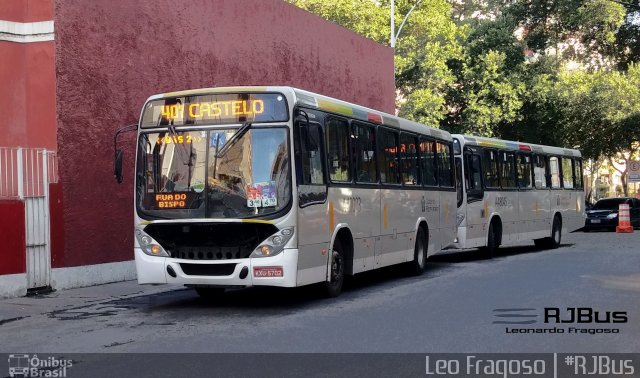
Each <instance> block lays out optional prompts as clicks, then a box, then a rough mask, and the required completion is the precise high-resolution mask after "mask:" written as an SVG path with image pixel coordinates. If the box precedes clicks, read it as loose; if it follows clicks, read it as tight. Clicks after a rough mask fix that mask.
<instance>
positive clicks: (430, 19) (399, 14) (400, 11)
mask: <svg viewBox="0 0 640 378" xmlns="http://www.w3.org/2000/svg"><path fill="white" fill-rule="evenodd" d="M288 1H290V2H291V3H293V4H295V5H296V6H298V7H301V8H303V9H306V10H308V11H310V12H312V13H314V14H317V15H318V16H320V17H323V18H325V19H327V20H330V21H333V22H335V23H337V24H339V25H342V26H344V27H346V28H349V29H351V30H353V31H355V32H357V33H359V34H361V35H363V36H365V37H367V38H371V39H373V40H375V41H377V42H379V43H383V44H387V43H388V42H389V38H390V34H391V26H390V13H391V6H390V1H389V0H382V1H372V0H288ZM413 5H415V1H412V0H396V2H395V19H396V26H397V27H399V26H400V23H401V21H402V20H403V19H404V16H405V15H406V14H407V13H408V12H409V10H410V9H411V8H412V7H413ZM451 12H452V8H451V5H450V4H449V3H448V2H447V1H446V0H430V1H424V2H422V3H420V5H419V6H417V7H416V8H415V9H414V10H413V12H412V13H411V15H410V16H409V17H408V19H407V22H406V24H405V25H404V27H403V28H402V32H401V33H400V35H399V37H398V39H397V41H396V50H395V79H396V87H397V89H398V92H399V96H398V98H397V101H396V104H397V110H398V112H399V114H400V115H401V116H402V117H406V118H408V119H412V120H415V121H418V122H422V123H425V124H428V125H430V126H434V127H437V126H438V124H439V122H440V121H441V120H442V119H444V117H445V116H446V114H447V112H448V109H447V108H446V106H445V105H446V103H445V96H444V95H445V93H446V91H447V90H448V88H449V87H450V86H452V85H454V84H455V75H453V73H452V72H451V70H450V69H449V66H448V65H447V62H448V61H449V60H452V59H456V58H460V57H461V56H462V54H463V50H462V46H461V41H462V39H463V38H464V34H465V30H466V28H465V27H459V26H458V25H456V23H455V22H454V20H453V18H452V17H451Z"/></svg>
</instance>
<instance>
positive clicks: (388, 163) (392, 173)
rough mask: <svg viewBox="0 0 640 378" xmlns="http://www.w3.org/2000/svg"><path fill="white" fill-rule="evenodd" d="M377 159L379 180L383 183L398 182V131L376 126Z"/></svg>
mask: <svg viewBox="0 0 640 378" xmlns="http://www.w3.org/2000/svg"><path fill="white" fill-rule="evenodd" d="M378 161H379V163H380V181H381V182H382V183H383V184H400V169H399V168H400V167H399V166H398V133H396V132H393V131H391V130H388V129H384V128H382V127H378Z"/></svg>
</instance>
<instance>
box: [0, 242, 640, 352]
mask: <svg viewBox="0 0 640 378" xmlns="http://www.w3.org/2000/svg"><path fill="white" fill-rule="evenodd" d="M639 242H640V233H639V232H637V231H636V232H635V233H633V234H615V233H609V232H596V233H581V232H580V233H573V234H569V235H564V239H563V245H562V246H561V248H559V249H556V250H538V249H536V248H534V247H533V246H532V245H531V246H529V245H526V246H520V247H512V248H502V249H501V251H500V252H499V253H498V256H497V257H496V258H494V259H492V260H484V259H481V258H480V257H479V255H478V254H477V253H475V252H473V251H463V252H451V253H447V254H444V255H439V256H436V257H434V258H432V259H431V262H430V265H429V268H428V271H427V272H426V273H425V274H424V275H423V276H420V277H410V276H407V275H405V274H404V273H403V270H402V269H399V268H395V267H394V268H388V269H384V270H381V271H378V272H369V273H366V274H363V275H359V276H356V278H355V280H354V281H353V282H351V283H350V284H349V285H348V287H347V288H346V291H345V292H344V293H343V294H342V295H341V296H340V297H338V298H335V299H323V298H321V297H320V296H319V295H318V293H317V291H316V290H314V288H313V287H311V288H298V289H264V288H252V289H245V290H236V291H232V292H229V293H227V295H226V297H225V298H224V299H223V300H222V301H221V302H218V303H207V302H204V301H202V300H201V299H200V298H199V297H198V296H197V295H196V294H195V292H193V291H192V290H188V289H177V290H172V291H165V292H157V293H153V294H147V293H143V294H138V295H128V296H118V295H111V296H109V297H107V298H102V299H96V297H92V295H91V294H90V293H91V292H92V291H91V290H94V291H95V292H96V293H97V292H99V291H100V290H101V289H99V288H95V289H84V292H83V293H85V294H84V295H85V296H84V297H74V299H73V301H70V302H69V303H66V304H59V305H57V306H55V308H53V307H51V308H46V306H45V307H44V308H43V311H40V312H38V311H35V312H37V313H33V312H34V311H32V313H30V314H29V315H28V316H24V317H19V316H17V317H15V318H11V319H9V320H0V351H1V352H4V353H15V352H18V351H21V352H25V353H27V352H29V353H33V352H38V353H45V352H49V353H75V352H164V353H175V352H243V353H246V352H253V353H266V352H269V353H272V352H295V353H301V352H338V353H343V352H357V353H362V352H394V353H406V352H409V353H437V352H439V353H443V352H560V353H567V352H603V353H614V352H640V315H639V313H640V248H638V244H639ZM162 290H164V289H162ZM87 293H89V294H88V295H87ZM47 300H48V299H47V297H46V296H45V297H43V298H21V299H14V300H3V301H0V313H2V311H4V312H5V313H8V312H10V311H11V310H12V309H13V307H12V306H18V305H20V306H23V307H21V308H27V307H28V306H29V303H33V304H34V305H40V306H42V303H46V301H47ZM51 300H53V299H51ZM29 301H32V302H29ZM43 301H44V302H43ZM24 306H27V307H24ZM545 307H557V308H560V309H562V310H563V311H565V309H566V308H568V307H590V308H593V309H594V310H596V311H598V312H599V316H600V318H601V319H602V318H603V317H604V316H605V315H606V314H605V312H606V311H610V312H613V311H616V312H620V311H624V312H626V313H627V318H628V321H627V322H626V323H618V324H557V325H556V324H544V323H543V316H542V313H543V308H545ZM504 309H529V310H520V313H524V314H528V315H537V316H531V317H523V318H521V319H524V320H535V321H536V323H533V324H526V325H505V324H494V321H502V320H504V319H506V320H509V319H512V320H513V319H516V320H521V319H518V318H508V317H497V316H495V315H496V314H512V312H509V311H506V312H505V311H494V310H504ZM567 316H568V315H566V313H564V312H563V319H564V318H566V317H567ZM554 326H557V327H558V328H562V329H564V330H565V333H562V334H558V333H556V334H549V333H547V334H520V333H507V332H506V328H507V327H514V328H519V329H520V328H526V327H529V328H550V327H551V328H553V327H554ZM570 327H575V328H616V329H619V333H615V334H612V333H609V334H588V333H569V328H570Z"/></svg>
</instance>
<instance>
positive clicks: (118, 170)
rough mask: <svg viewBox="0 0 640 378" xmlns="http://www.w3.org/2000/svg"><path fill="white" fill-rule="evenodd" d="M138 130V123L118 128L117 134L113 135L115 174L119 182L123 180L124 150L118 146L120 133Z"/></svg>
mask: <svg viewBox="0 0 640 378" xmlns="http://www.w3.org/2000/svg"><path fill="white" fill-rule="evenodd" d="M136 130H138V125H137V124H133V125H129V126H125V127H121V128H119V129H118V130H116V134H115V135H114V136H113V175H114V176H115V178H116V181H118V184H120V183H121V182H122V154H123V153H122V150H121V149H119V148H118V135H120V134H122V133H128V132H132V131H136Z"/></svg>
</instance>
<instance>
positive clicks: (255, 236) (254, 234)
mask: <svg viewBox="0 0 640 378" xmlns="http://www.w3.org/2000/svg"><path fill="white" fill-rule="evenodd" d="M144 231H145V232H146V233H147V234H149V235H150V236H151V237H152V238H154V239H155V240H156V241H157V242H158V243H160V245H161V246H162V247H163V248H164V250H165V251H167V253H169V255H170V256H171V257H173V258H175V259H185V260H231V259H246V258H248V257H249V256H250V255H251V253H253V251H254V250H255V249H256V247H258V245H259V244H260V243H261V242H262V241H263V240H265V239H266V238H268V237H269V236H271V235H273V234H274V233H276V232H277V231H278V229H277V228H276V227H275V226H274V225H272V224H262V223H180V222H176V223H153V224H150V225H148V226H146V227H145V229H144Z"/></svg>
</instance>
